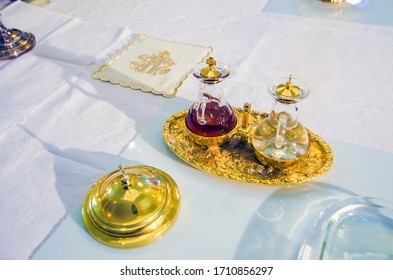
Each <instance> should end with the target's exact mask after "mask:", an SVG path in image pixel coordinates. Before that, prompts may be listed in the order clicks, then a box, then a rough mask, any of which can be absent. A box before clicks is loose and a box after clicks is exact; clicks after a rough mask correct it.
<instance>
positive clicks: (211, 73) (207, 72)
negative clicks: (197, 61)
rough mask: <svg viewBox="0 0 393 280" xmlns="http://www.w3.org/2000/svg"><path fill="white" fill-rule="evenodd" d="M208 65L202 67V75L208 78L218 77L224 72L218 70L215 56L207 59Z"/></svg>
mask: <svg viewBox="0 0 393 280" xmlns="http://www.w3.org/2000/svg"><path fill="white" fill-rule="evenodd" d="M206 64H207V66H206V67H204V68H202V69H201V75H202V76H203V77H204V78H208V79H217V78H219V77H220V76H221V75H222V72H221V71H219V70H217V68H216V65H217V61H216V60H215V59H214V58H213V57H211V56H210V57H209V58H208V59H206Z"/></svg>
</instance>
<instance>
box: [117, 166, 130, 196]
mask: <svg viewBox="0 0 393 280" xmlns="http://www.w3.org/2000/svg"><path fill="white" fill-rule="evenodd" d="M119 170H120V171H121V174H122V177H121V185H122V186H123V188H124V189H125V190H128V189H129V188H130V177H128V175H127V172H126V171H125V170H124V167H123V165H122V164H119Z"/></svg>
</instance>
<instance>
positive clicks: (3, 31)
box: [0, 18, 36, 60]
mask: <svg viewBox="0 0 393 280" xmlns="http://www.w3.org/2000/svg"><path fill="white" fill-rule="evenodd" d="M35 42H36V41H35V37H34V35H33V34H31V33H28V32H23V31H20V30H18V29H8V28H6V27H5V26H4V25H3V23H2V22H1V18H0V60H8V59H14V58H17V57H19V56H21V55H22V54H25V53H27V52H28V51H30V50H31V49H32V48H34V46H35Z"/></svg>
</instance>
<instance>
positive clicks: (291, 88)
mask: <svg viewBox="0 0 393 280" xmlns="http://www.w3.org/2000/svg"><path fill="white" fill-rule="evenodd" d="M276 91H277V95H278V96H279V97H280V98H282V99H287V98H289V99H292V98H296V97H298V96H299V95H300V93H301V90H300V88H299V87H298V86H297V85H294V84H293V83H292V75H289V81H288V82H286V83H285V84H280V85H278V86H277V88H276Z"/></svg>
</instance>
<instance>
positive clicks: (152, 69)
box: [130, 51, 176, 75]
mask: <svg viewBox="0 0 393 280" xmlns="http://www.w3.org/2000/svg"><path fill="white" fill-rule="evenodd" d="M170 55H171V53H170V52H168V51H161V52H159V53H156V54H151V55H147V54H143V55H140V56H138V60H137V61H131V62H130V67H131V69H133V70H135V71H137V72H142V73H146V74H150V75H160V74H166V73H168V72H169V71H170V70H171V66H172V65H174V64H176V62H175V61H173V60H172V59H171V58H170Z"/></svg>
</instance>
